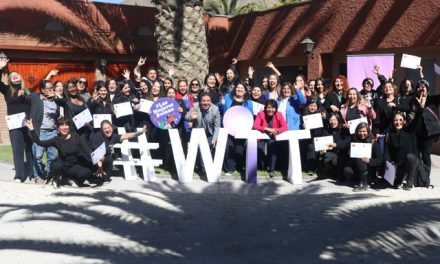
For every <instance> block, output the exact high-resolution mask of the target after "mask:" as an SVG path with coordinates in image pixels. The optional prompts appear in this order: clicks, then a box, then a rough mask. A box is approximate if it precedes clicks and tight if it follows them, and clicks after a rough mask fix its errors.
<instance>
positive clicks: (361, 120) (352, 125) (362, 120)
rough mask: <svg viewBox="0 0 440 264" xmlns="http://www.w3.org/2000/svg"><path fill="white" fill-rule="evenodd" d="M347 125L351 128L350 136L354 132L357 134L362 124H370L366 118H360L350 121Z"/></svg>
mask: <svg viewBox="0 0 440 264" xmlns="http://www.w3.org/2000/svg"><path fill="white" fill-rule="evenodd" d="M347 123H348V125H349V126H350V134H354V132H356V127H357V126H358V125H359V124H360V123H367V124H368V119H367V118H366V117H361V118H358V119H353V120H350V121H348V122H347Z"/></svg>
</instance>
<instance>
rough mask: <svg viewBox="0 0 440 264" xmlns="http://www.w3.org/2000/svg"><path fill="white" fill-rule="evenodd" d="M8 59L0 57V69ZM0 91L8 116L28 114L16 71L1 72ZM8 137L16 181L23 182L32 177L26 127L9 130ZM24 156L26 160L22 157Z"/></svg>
mask: <svg viewBox="0 0 440 264" xmlns="http://www.w3.org/2000/svg"><path fill="white" fill-rule="evenodd" d="M8 61H9V59H7V58H0V70H1V69H3V68H4V67H5V66H6V65H7V64H8ZM0 92H1V93H2V94H3V96H4V98H5V102H6V113H7V115H8V116H10V115H15V114H21V113H24V114H25V115H26V116H27V115H28V114H29V111H30V107H29V105H27V104H26V103H25V98H24V95H25V93H26V88H25V85H24V81H23V77H22V76H21V75H20V74H19V73H18V72H11V73H10V74H9V75H8V74H7V73H2V77H1V82H0ZM9 139H10V141H11V146H12V155H13V159H14V168H15V177H14V180H15V181H16V182H24V181H25V180H26V178H27V177H32V142H31V140H30V138H29V136H28V133H27V131H26V128H23V127H20V128H15V129H11V130H9ZM25 156H26V162H25V160H24V157H25Z"/></svg>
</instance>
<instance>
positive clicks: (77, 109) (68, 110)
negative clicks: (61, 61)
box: [54, 79, 90, 140]
mask: <svg viewBox="0 0 440 264" xmlns="http://www.w3.org/2000/svg"><path fill="white" fill-rule="evenodd" d="M77 82H78V81H77V80H76V79H71V80H68V81H67V88H66V91H65V94H66V97H60V96H59V95H57V96H55V97H54V101H55V103H56V104H57V105H59V106H60V107H63V108H64V119H65V120H69V121H70V122H71V123H72V124H73V118H74V117H75V116H76V115H78V114H79V113H81V112H82V111H84V110H86V109H87V103H86V101H85V100H84V98H83V97H82V96H81V95H80V94H79V92H78V88H77V85H76V84H77ZM89 127H90V124H88V123H87V124H84V126H82V127H80V128H79V129H78V128H76V127H74V126H71V127H70V128H71V129H72V130H75V131H76V132H77V133H78V135H80V136H83V137H84V139H85V140H87V138H88V134H89V132H90V128H89Z"/></svg>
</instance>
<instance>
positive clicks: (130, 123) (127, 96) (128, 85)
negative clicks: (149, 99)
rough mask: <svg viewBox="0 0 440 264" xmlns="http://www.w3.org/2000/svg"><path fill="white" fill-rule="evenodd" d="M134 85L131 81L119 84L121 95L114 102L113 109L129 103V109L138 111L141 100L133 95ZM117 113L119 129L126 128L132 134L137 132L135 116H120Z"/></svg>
mask: <svg viewBox="0 0 440 264" xmlns="http://www.w3.org/2000/svg"><path fill="white" fill-rule="evenodd" d="M133 87H134V85H133V83H132V82H131V81H130V80H123V81H120V82H119V83H118V89H119V91H120V94H119V96H118V97H116V98H115V100H114V101H113V107H115V105H117V104H122V103H129V105H130V106H129V107H131V108H132V109H136V108H135V105H137V104H139V102H140V101H139V99H138V98H136V95H134V94H132V93H131V91H132V90H133ZM114 111H115V116H116V117H115V122H114V124H115V126H117V127H124V128H125V130H126V131H129V132H132V131H134V130H135V128H136V126H135V122H134V118H133V114H131V115H124V116H119V117H117V116H118V114H117V110H114Z"/></svg>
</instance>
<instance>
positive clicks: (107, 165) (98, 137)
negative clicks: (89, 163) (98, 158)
mask: <svg viewBox="0 0 440 264" xmlns="http://www.w3.org/2000/svg"><path fill="white" fill-rule="evenodd" d="M146 130H147V127H146V126H144V127H143V129H142V130H141V131H138V132H130V133H127V134H123V135H119V134H118V133H114V129H113V126H112V124H111V123H110V122H109V121H108V120H104V121H102V122H101V128H100V130H99V131H98V132H95V133H94V134H92V135H91V136H90V139H89V142H88V143H89V146H90V147H91V149H97V148H98V147H99V146H100V145H101V144H102V143H105V149H106V152H105V156H104V159H103V160H102V171H103V172H104V173H103V174H102V177H101V178H97V179H95V180H98V181H97V183H104V182H110V177H111V176H112V175H111V173H112V168H113V158H112V155H111V154H112V147H113V145H114V144H117V143H121V142H122V141H124V140H126V139H131V138H134V137H138V136H141V135H143V134H144V133H145V131H146ZM98 169H99V168H98Z"/></svg>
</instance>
